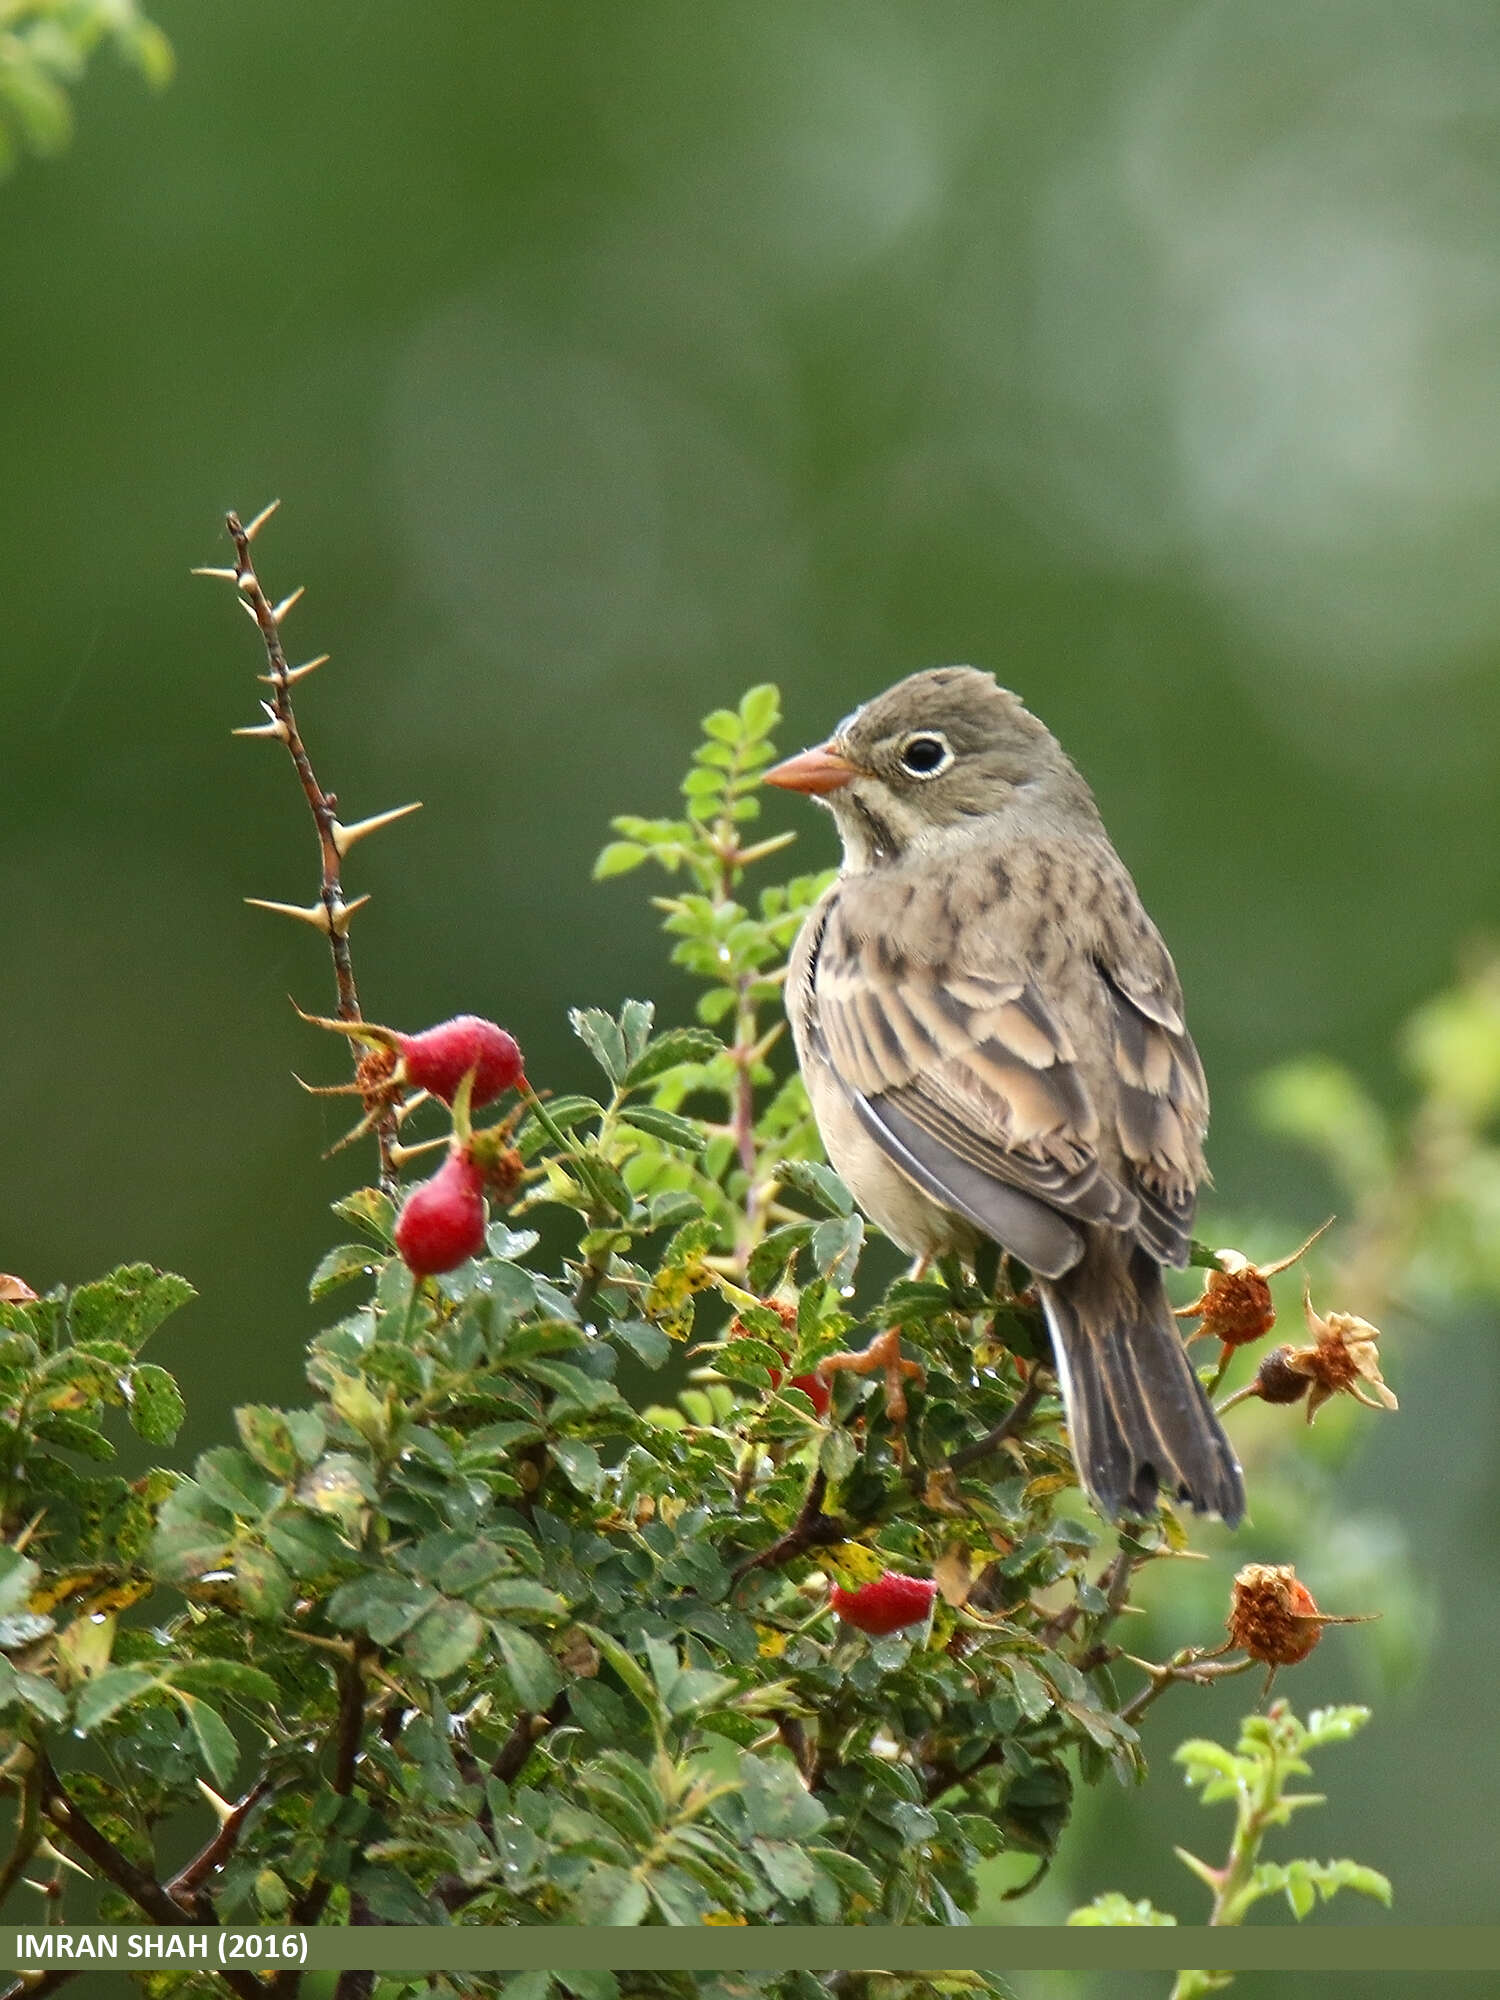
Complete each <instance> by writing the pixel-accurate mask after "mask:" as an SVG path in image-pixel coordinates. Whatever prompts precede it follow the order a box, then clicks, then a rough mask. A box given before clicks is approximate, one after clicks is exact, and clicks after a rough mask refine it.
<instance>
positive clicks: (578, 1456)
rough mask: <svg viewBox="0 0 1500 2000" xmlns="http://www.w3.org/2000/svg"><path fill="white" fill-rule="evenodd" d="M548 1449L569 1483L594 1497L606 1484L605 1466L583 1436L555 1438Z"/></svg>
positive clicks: (575, 1488) (578, 1490)
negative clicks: (584, 1440)
mask: <svg viewBox="0 0 1500 2000" xmlns="http://www.w3.org/2000/svg"><path fill="white" fill-rule="evenodd" d="M547 1449H548V1452H549V1453H550V1454H551V1457H552V1459H553V1462H554V1463H555V1464H556V1465H557V1467H558V1469H559V1470H560V1471H561V1473H562V1475H563V1477H564V1478H565V1479H566V1480H567V1482H568V1484H569V1485H570V1486H571V1487H573V1489H574V1490H575V1491H576V1492H579V1493H582V1494H585V1495H586V1496H587V1497H588V1498H589V1499H593V1498H594V1496H595V1495H596V1494H597V1493H598V1491H599V1489H600V1487H601V1486H602V1485H603V1484H604V1467H603V1466H602V1465H601V1464H600V1463H599V1454H598V1452H597V1451H595V1449H594V1447H593V1446H592V1445H591V1444H585V1443H584V1442H583V1440H582V1439H581V1438H553V1439H552V1440H551V1442H550V1443H549V1445H548V1447H547Z"/></svg>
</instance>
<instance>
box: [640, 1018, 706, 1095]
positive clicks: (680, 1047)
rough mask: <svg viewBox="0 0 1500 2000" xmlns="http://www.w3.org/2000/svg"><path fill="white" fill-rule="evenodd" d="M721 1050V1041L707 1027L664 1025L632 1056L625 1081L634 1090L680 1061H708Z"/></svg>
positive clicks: (675, 1065) (675, 1066)
mask: <svg viewBox="0 0 1500 2000" xmlns="http://www.w3.org/2000/svg"><path fill="white" fill-rule="evenodd" d="M723 1053H724V1044H723V1043H722V1042H721V1041H720V1039H719V1037H718V1036H717V1035H716V1034H714V1033H713V1031H712V1030H711V1029H709V1028H667V1029H666V1030H664V1032H663V1033H661V1034H659V1035H657V1036H656V1037H655V1039H654V1040H653V1041H652V1042H651V1043H650V1044H649V1045H648V1046H647V1048H646V1049H645V1051H644V1052H643V1053H642V1054H641V1055H639V1056H637V1057H636V1059H635V1061H634V1062H633V1063H632V1064H631V1065H630V1067H629V1069H628V1070H627V1071H626V1072H625V1083H626V1085H627V1087H628V1088H629V1089H631V1090H634V1089H635V1088H636V1087H637V1086H638V1085H640V1084H643V1083H650V1082H651V1081H652V1079H653V1078H655V1077H658V1076H661V1075H662V1074H663V1073H664V1072H665V1071H667V1070H669V1069H676V1068H677V1066H678V1065H679V1064H680V1063H689V1062H711V1061H712V1060H713V1058H714V1057H715V1056H717V1055H722V1054H723Z"/></svg>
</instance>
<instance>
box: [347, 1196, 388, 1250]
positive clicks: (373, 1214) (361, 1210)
mask: <svg viewBox="0 0 1500 2000" xmlns="http://www.w3.org/2000/svg"><path fill="white" fill-rule="evenodd" d="M333 1212H334V1214H335V1215H336V1216H338V1217H339V1218H340V1220H341V1221H344V1222H352V1223H353V1224H354V1226H355V1228H356V1229H363V1230H367V1231H368V1232H369V1234H370V1235H371V1236H373V1237H374V1239H375V1241H376V1242H377V1243H378V1244H379V1245H380V1247H381V1249H382V1250H394V1249H395V1247H396V1239H395V1234H394V1231H395V1227H396V1204H395V1202H393V1201H392V1200H391V1197H390V1196H389V1195H388V1194H384V1193H382V1192H381V1190H380V1189H379V1188H356V1190H355V1191H354V1193H353V1194H348V1195H345V1196H344V1199H343V1200H342V1201H336V1202H335V1203H334V1204H333Z"/></svg>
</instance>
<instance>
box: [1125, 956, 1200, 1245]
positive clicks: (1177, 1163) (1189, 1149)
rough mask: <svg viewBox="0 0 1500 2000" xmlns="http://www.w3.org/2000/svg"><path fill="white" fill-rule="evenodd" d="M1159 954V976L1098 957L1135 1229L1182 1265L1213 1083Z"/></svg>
mask: <svg viewBox="0 0 1500 2000" xmlns="http://www.w3.org/2000/svg"><path fill="white" fill-rule="evenodd" d="M1137 955H1138V954H1137ZM1161 958H1162V960H1163V961H1164V964H1163V966H1162V967H1161V968H1160V969H1159V972H1158V974H1157V975H1156V976H1152V975H1151V974H1149V973H1148V972H1146V971H1145V970H1144V969H1143V968H1141V967H1138V966H1135V965H1132V966H1130V967H1128V968H1127V967H1126V966H1125V965H1124V964H1123V963H1121V962H1120V960H1119V959H1118V958H1116V959H1114V960H1113V961H1112V962H1105V961H1103V960H1101V961H1100V962H1099V970H1100V973H1101V975H1102V977H1103V979H1104V983H1105V987H1106V990H1107V992H1108V995H1109V1000H1110V1021H1111V1025H1112V1028H1113V1034H1114V1051H1113V1053H1114V1071H1115V1076H1116V1078H1117V1082H1118V1088H1117V1091H1116V1097H1115V1123H1116V1128H1117V1130H1118V1133H1119V1139H1120V1145H1121V1148H1122V1150H1123V1151H1124V1154H1125V1157H1126V1159H1127V1160H1128V1161H1129V1163H1130V1175H1129V1179H1130V1186H1131V1189H1132V1192H1133V1193H1134V1194H1135V1196H1136V1198H1137V1200H1138V1202H1139V1204H1140V1215H1139V1217H1138V1219H1137V1222H1136V1234H1137V1235H1138V1236H1139V1237H1140V1240H1141V1241H1142V1242H1143V1243H1144V1244H1145V1245H1146V1247H1147V1248H1148V1249H1149V1250H1150V1252H1151V1254H1152V1255H1153V1256H1154V1257H1158V1258H1160V1260H1161V1261H1162V1262H1163V1263H1164V1264H1178V1265H1181V1264H1185V1263H1186V1262H1187V1259H1188V1253H1189V1250H1190V1249H1191V1246H1192V1230H1193V1209H1194V1205H1195V1202H1196V1198H1197V1189H1198V1183H1199V1181H1200V1180H1202V1178H1203V1173H1204V1167H1203V1133H1204V1130H1205V1128H1206V1127H1207V1124H1208V1086H1207V1085H1206V1083H1205V1082H1204V1078H1203V1065H1202V1064H1201V1063H1200V1062H1199V1060H1198V1051H1197V1050H1196V1049H1195V1048H1194V1047H1193V1042H1192V1037H1191V1036H1190V1035H1189V1034H1188V1032H1187V1028H1186V1026H1185V1025H1184V1023H1183V1019H1182V1014H1181V1011H1180V1007H1179V1004H1178V1000H1177V996H1176V978H1175V975H1174V974H1173V973H1172V970H1171V961H1170V960H1168V959H1167V957H1166V951H1165V948H1164V947H1163V948H1162V951H1161Z"/></svg>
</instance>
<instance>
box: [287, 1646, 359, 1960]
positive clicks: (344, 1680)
mask: <svg viewBox="0 0 1500 2000" xmlns="http://www.w3.org/2000/svg"><path fill="white" fill-rule="evenodd" d="M372 1651H373V1648H372V1647H371V1645H370V1642H369V1640H368V1639H366V1638H365V1637H364V1636H363V1635H362V1634H361V1635H360V1636H359V1637H357V1638H356V1639H355V1641H354V1643H353V1645H352V1646H351V1647H350V1650H349V1653H348V1655H347V1657H346V1658H345V1659H344V1660H343V1661H341V1663H340V1665H339V1672H338V1690H339V1712H338V1719H337V1721H336V1723H335V1725H334V1737H333V1741H334V1761H333V1789H334V1791H335V1792H336V1793H337V1794H338V1796H339V1797H340V1798H342V1799H346V1798H348V1797H349V1795H350V1793H351V1792H352V1791H353V1790H354V1775H355V1771H356V1769H357V1767H358V1764H359V1752H360V1745H361V1743H362V1742H363V1740H364V1733H365V1661H366V1659H367V1658H368V1657H369V1655H370V1653H371V1652H372ZM332 1894H333V1881H332V1878H331V1877H330V1876H326V1875H315V1876H314V1877H313V1879H312V1881H311V1882H310V1883H309V1884H308V1886H307V1888H306V1889H305V1890H304V1891H303V1892H302V1894H301V1895H300V1896H299V1897H298V1898H297V1901H296V1903H295V1905H294V1908H293V1915H292V1922H293V1923H294V1924H315V1923H316V1922H317V1921H318V1919H319V1917H321V1916H322V1914H323V1911H324V1909H325V1908H326V1907H327V1903H328V1899H329V1897H330V1896H331V1895H332Z"/></svg>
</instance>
